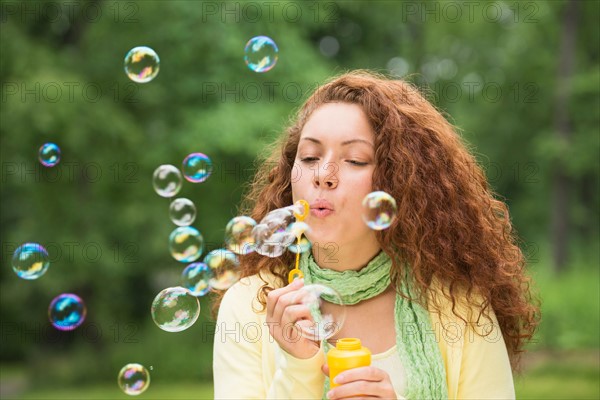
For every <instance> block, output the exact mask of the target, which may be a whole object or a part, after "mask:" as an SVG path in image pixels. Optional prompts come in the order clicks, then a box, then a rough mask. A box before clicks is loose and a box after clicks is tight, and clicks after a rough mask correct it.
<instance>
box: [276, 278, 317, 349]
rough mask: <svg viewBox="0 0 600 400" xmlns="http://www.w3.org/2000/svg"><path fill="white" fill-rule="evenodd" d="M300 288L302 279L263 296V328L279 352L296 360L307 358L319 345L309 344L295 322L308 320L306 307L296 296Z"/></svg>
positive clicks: (308, 313) (309, 341) (302, 282)
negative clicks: (274, 342) (265, 314)
mask: <svg viewBox="0 0 600 400" xmlns="http://www.w3.org/2000/svg"><path fill="white" fill-rule="evenodd" d="M303 286H304V280H303V279H296V280H294V282H292V283H291V284H289V285H287V286H285V287H282V288H280V289H275V290H272V291H270V292H269V294H268V296H267V319H266V322H267V325H268V326H269V333H270V334H271V336H272V337H273V339H275V341H276V342H277V343H278V344H279V347H281V348H282V349H283V350H285V351H287V352H288V353H289V354H291V355H292V356H294V357H296V358H302V359H307V358H311V357H312V356H314V355H315V354H317V352H318V351H319V343H318V342H316V341H313V340H310V339H309V338H308V337H307V335H305V334H304V333H303V332H302V331H301V330H300V328H299V327H298V326H297V325H296V322H298V321H301V320H310V319H311V315H310V310H309V308H308V306H306V305H305V304H302V302H301V297H302V296H301V294H300V293H299V292H298V290H299V289H301V288H302V287H303Z"/></svg>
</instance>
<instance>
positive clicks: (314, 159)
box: [300, 157, 318, 162]
mask: <svg viewBox="0 0 600 400" xmlns="http://www.w3.org/2000/svg"><path fill="white" fill-rule="evenodd" d="M317 160H318V158H317V157H302V158H300V161H302V162H315V161H317Z"/></svg>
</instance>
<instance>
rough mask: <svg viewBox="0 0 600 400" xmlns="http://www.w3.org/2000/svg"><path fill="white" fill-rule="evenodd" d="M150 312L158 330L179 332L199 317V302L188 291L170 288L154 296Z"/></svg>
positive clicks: (178, 287)
mask: <svg viewBox="0 0 600 400" xmlns="http://www.w3.org/2000/svg"><path fill="white" fill-rule="evenodd" d="M151 312H152V319H153V320H154V323H155V324H156V325H158V327H159V328H160V329H162V330H163V331H167V332H180V331H183V330H185V329H187V328H189V327H190V326H192V325H193V324H194V322H196V320H197V319H198V316H199V315H200V302H199V301H198V298H197V297H196V296H194V294H193V293H192V292H190V291H189V290H188V289H186V288H183V287H181V286H177V287H170V288H167V289H164V290H163V291H161V292H160V293H159V294H158V295H156V297H155V298H154V301H153V302H152V308H151Z"/></svg>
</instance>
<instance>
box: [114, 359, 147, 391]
mask: <svg viewBox="0 0 600 400" xmlns="http://www.w3.org/2000/svg"><path fill="white" fill-rule="evenodd" d="M150 368H152V367H150ZM117 382H118V383H119V387H120V388H121V390H122V391H123V392H125V394H128V395H130V396H137V395H138V394H141V393H143V392H144V391H145V390H146V389H148V386H150V373H149V372H148V370H147V369H146V368H145V367H144V366H143V365H141V364H136V363H131V364H127V365H126V366H124V367H123V368H121V371H119V377H118V378H117Z"/></svg>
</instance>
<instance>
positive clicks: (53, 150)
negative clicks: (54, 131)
mask: <svg viewBox="0 0 600 400" xmlns="http://www.w3.org/2000/svg"><path fill="white" fill-rule="evenodd" d="M39 160H40V162H41V163H42V165H43V166H44V167H54V166H55V165H56V164H58V162H59V161H60V148H59V147H58V146H57V145H56V144H54V143H45V144H43V145H42V146H41V147H40V151H39Z"/></svg>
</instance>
